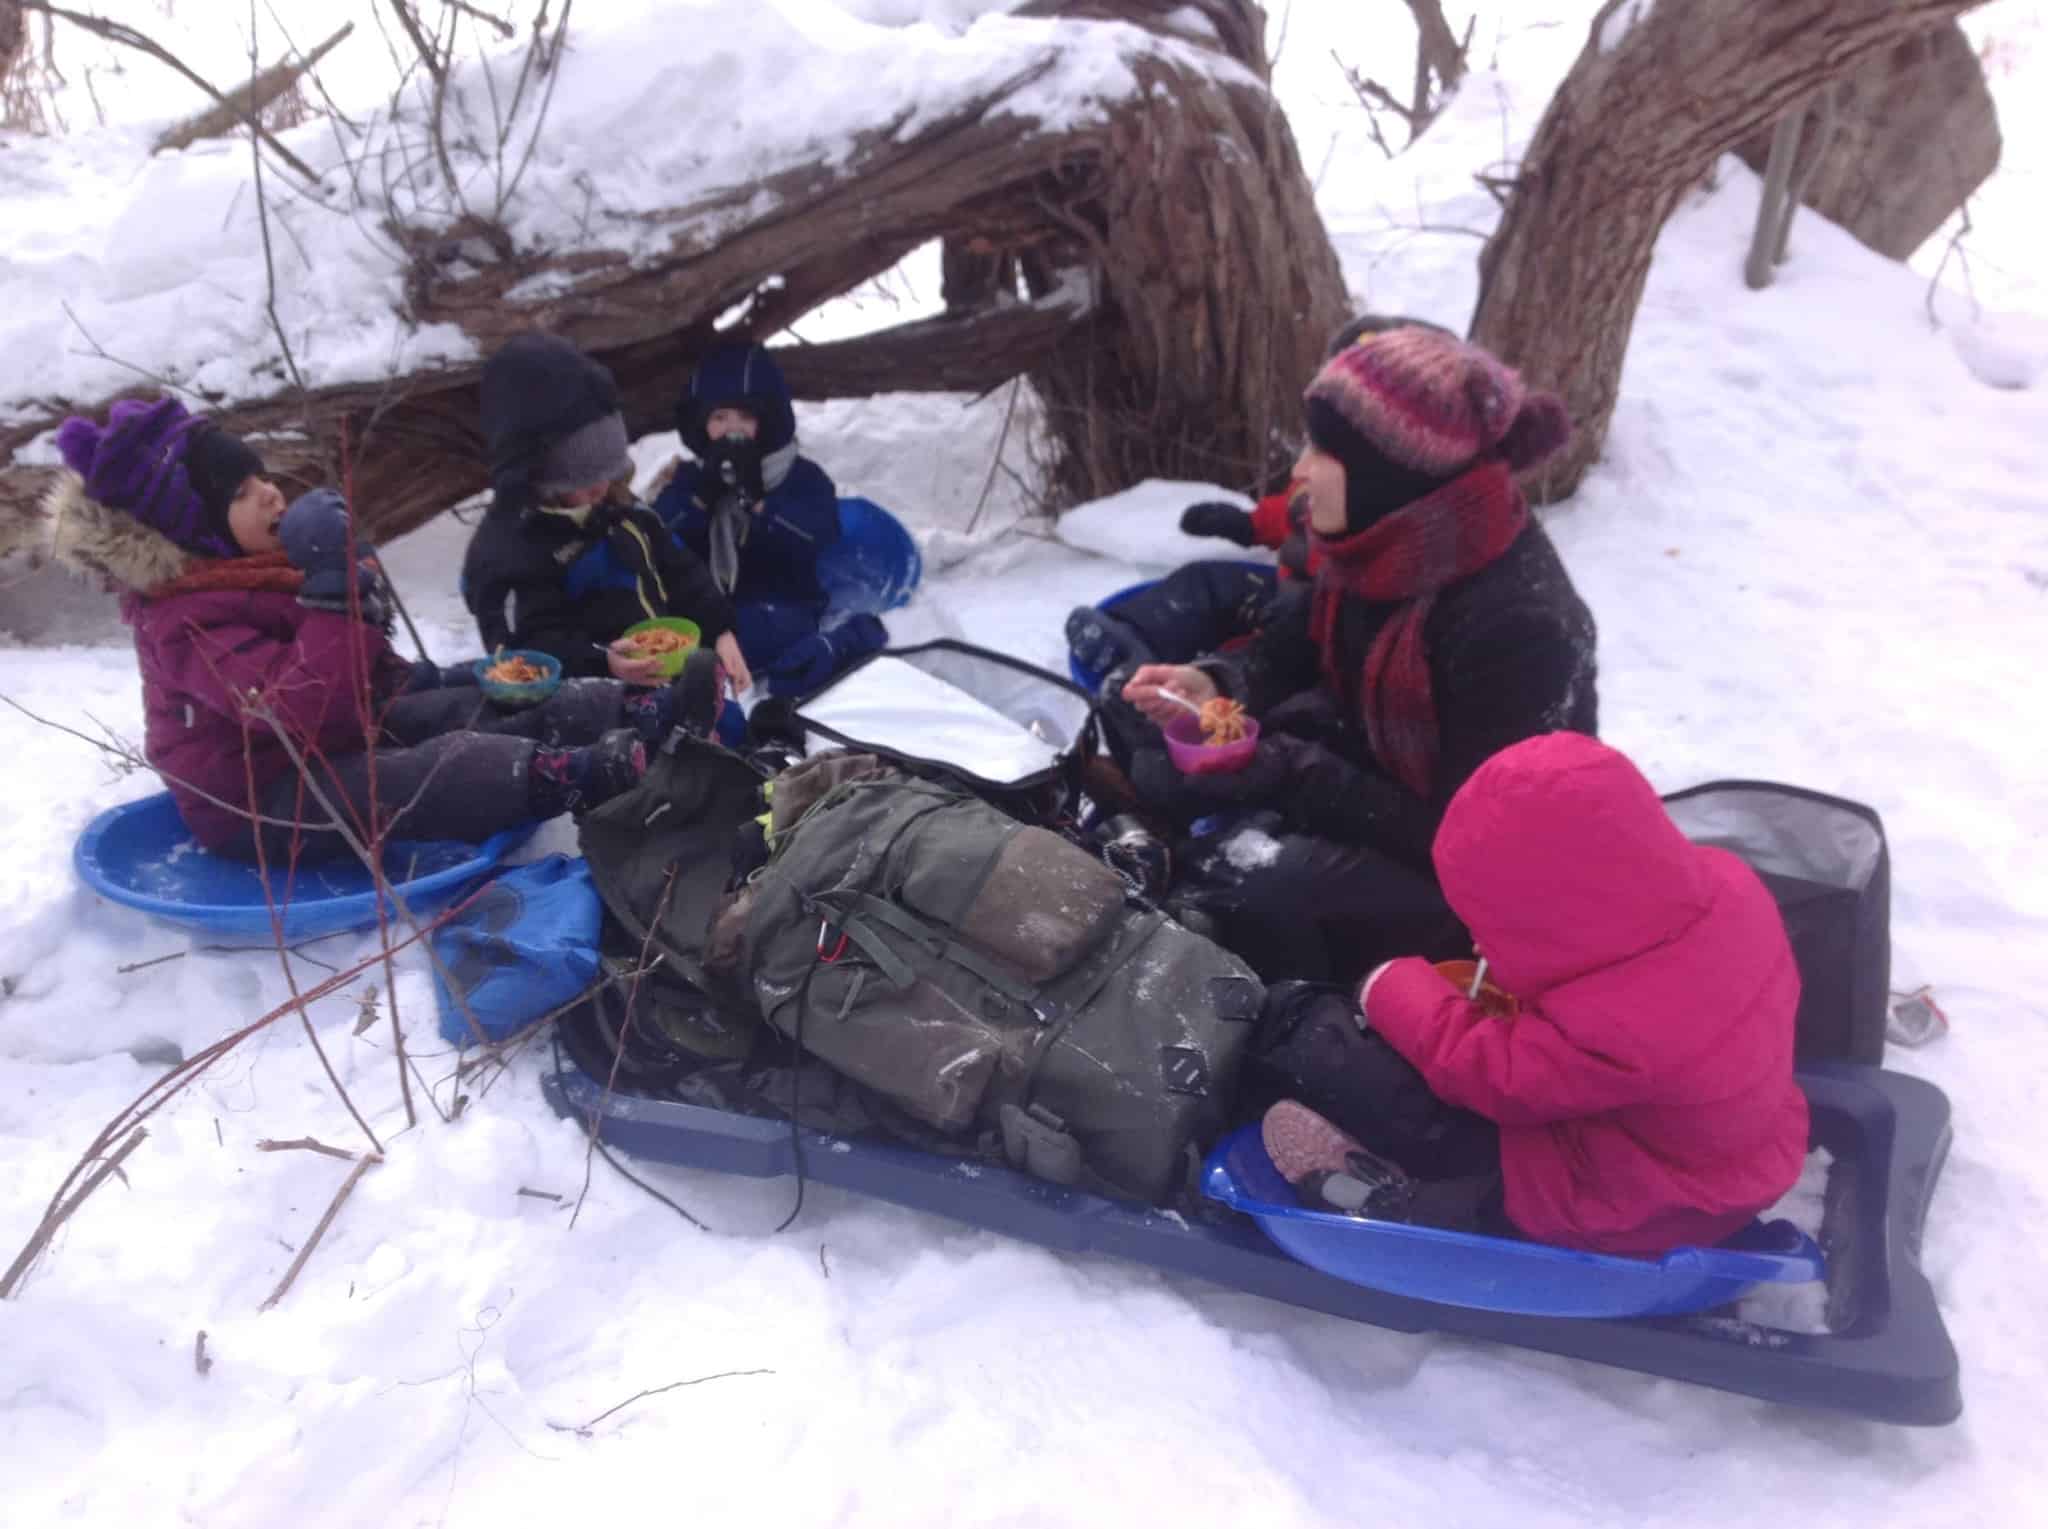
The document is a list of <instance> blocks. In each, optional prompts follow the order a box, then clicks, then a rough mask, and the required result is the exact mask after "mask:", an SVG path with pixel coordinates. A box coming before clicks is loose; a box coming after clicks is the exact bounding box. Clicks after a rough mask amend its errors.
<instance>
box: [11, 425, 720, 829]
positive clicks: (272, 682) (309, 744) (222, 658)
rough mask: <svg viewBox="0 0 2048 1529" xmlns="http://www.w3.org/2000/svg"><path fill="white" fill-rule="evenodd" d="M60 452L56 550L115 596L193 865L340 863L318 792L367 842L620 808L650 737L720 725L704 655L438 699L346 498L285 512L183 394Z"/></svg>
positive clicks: (48, 500) (303, 499)
mask: <svg viewBox="0 0 2048 1529" xmlns="http://www.w3.org/2000/svg"><path fill="white" fill-rule="evenodd" d="M57 449H58V451H59V453H60V454H61V455H62V456H63V458H64V462H65V465H66V468H67V469H68V470H67V471H65V472H62V473H60V474H59V475H58V477H57V480H56V482H55V483H54V484H53V485H52V486H51V488H50V491H49V493H48V494H47V495H46V497H45V500H44V506H43V508H44V513H45V516H46V517H47V518H48V519H49V520H50V521H51V522H53V527H54V530H53V544H54V546H53V550H54V551H55V552H56V555H57V556H58V558H59V559H60V560H62V561H63V562H65V563H67V564H69V565H70V566H71V567H73V568H76V569H80V570H83V571H87V572H91V573H95V574H98V575H99V576H100V577H102V578H103V579H105V580H107V581H108V582H109V583H110V584H111V585H113V586H114V587H115V588H116V589H117V590H118V591H119V592H120V593H121V597H122V599H121V609H122V615H123V617H124V618H125V619H126V620H127V621H128V623H129V625H130V626H132V627H133V628H134V631H135V651H136V658H137V661H138V663H139V666H140V668H141V673H142V695H143V712H144V742H143V752H144V754H145V756H146V757H147V758H148V760H149V762H150V764H151V765H152V766H154V767H155V769H156V770H157V772H158V773H159V774H161V775H162V776H163V777H164V781H165V783H166V784H167V785H168V786H169V787H170V790H171V794H172V796H173V797H174V798H175V799H176V801H177V803H178V810H179V812H180V814H181V815H182V816H183V817H184V819H185V822H186V825H187V826H188V827H189V828H190V829H191V830H192V833H193V836H194V837H195V838H196V839H198V841H199V842H200V843H201V844H202V845H204V846H205V847H206V848H208V849H211V850H214V851H217V852H220V853H224V854H230V855H234V856H236V857H238V858H244V859H247V858H252V857H253V856H254V855H255V854H256V852H257V849H258V837H257V836H258V833H259V832H260V833H261V835H262V841H263V849H264V851H265V853H267V854H269V855H272V856H275V857H278V858H280V859H282V858H283V857H284V856H286V855H288V854H296V855H299V856H301V857H303V858H318V857H329V856H336V855H343V854H347V853H348V852H349V848H348V843H347V840H346V839H345V838H344V837H343V835H342V834H341V833H339V832H338V831H336V830H335V829H334V828H333V827H332V826H330V825H331V822H332V820H331V819H330V818H329V817H328V813H327V808H326V806H324V805H323V804H322V802H321V801H320V797H322V796H324V797H325V798H326V799H327V801H328V802H330V803H333V804H334V805H335V807H336V808H337V810H339V811H341V812H343V813H344V814H346V815H347V816H348V817H349V818H350V819H352V821H351V822H350V824H349V827H350V829H351V830H352V831H353V832H355V833H357V834H359V835H361V836H363V837H365V838H368V837H373V836H378V835H382V834H386V833H389V834H392V835H395V836H397V837H401V838H412V839H463V840H469V841H472V842H475V841H480V840H482V839H485V838H487V837H489V836H490V835H491V834H493V833H496V832H498V831H499V830H501V829H504V828H508V827H511V826H513V825H514V824H517V823H522V822H529V821H532V820H534V819H537V818H545V817H552V816H554V815H555V814H556V813H558V812H563V811H568V810H579V809H581V808H584V807H589V806H593V805H595V804H596V803H598V802H600V801H603V800H606V799H608V798H609V797H610V796H613V795H616V794H617V793H618V792H620V791H623V790H625V789H627V788H628V787H630V786H631V785H633V784H634V783H635V782H636V781H638V779H639V778H640V775H641V773H642V772H643V771H644V770H645V768H646V752H645V745H646V744H647V743H648V742H651V741H654V740H656V739H659V738H663V737H665V736H667V734H668V731H669V729H670V728H672V727H675V726H679V725H680V726H685V727H690V728H692V729H694V730H696V731H699V732H702V731H705V730H708V728H709V726H710V720H711V717H712V715H713V714H715V711H716V708H717V705H718V696H717V690H716V672H715V667H716V660H715V657H714V656H713V655H711V654H709V653H706V654H705V655H703V658H704V660H705V661H704V662H703V663H700V664H697V665H694V666H686V667H685V669H684V671H683V674H682V675H681V676H679V677H678V678H677V680H676V681H675V682H674V683H672V684H671V685H669V686H667V687H665V688H661V689H656V690H629V689H628V688H627V687H626V686H624V685H621V684H619V683H617V682H616V681H610V680H572V681H569V682H567V683H565V684H564V685H562V686H561V687H560V688H559V689H558V690H556V691H555V692H554V694H553V695H551V696H549V697H548V698H547V700H545V701H544V702H542V703H541V704H539V705H537V706H533V707H530V708H528V709H526V710H523V711H517V712H512V713H509V714H508V713H503V712H500V711H497V710H496V709H494V708H493V707H492V706H491V705H490V704H489V703H488V702H487V701H486V700H485V699H484V698H483V694H482V692H481V691H480V690H478V689H477V688H475V687H474V686H473V685H449V686H444V685H443V684H442V676H441V673H440V671H439V670H438V669H436V668H435V667H434V666H433V665H432V664H430V663H427V662H425V661H424V660H422V661H421V662H420V663H418V664H407V663H406V662H405V661H404V660H403V659H401V658H399V656H398V655H397V654H396V653H395V652H394V651H393V650H392V647H391V644H390V641H389V639H388V637H387V635H386V633H385V631H384V630H383V607H382V601H381V597H380V593H379V588H378V585H377V578H376V575H375V573H374V572H373V570H372V567H371V566H370V565H368V564H366V563H362V562H353V563H352V562H351V558H350V553H351V551H352V550H353V546H352V544H353V540H354V539H353V537H352V535H351V533H350V530H349V520H348V510H347V506H346V504H345V503H344V501H343V500H342V497H341V495H340V494H338V493H336V492H335V491H334V490H332V489H315V490H313V491H312V492H311V493H308V494H304V495H302V496H300V497H299V498H298V499H297V500H295V501H293V502H292V503H291V504H290V505H289V506H287V504H286V502H285V497H284V495H283V493H281V492H280V491H279V490H278V488H277V486H276V485H275V484H273V483H272V482H271V481H270V479H269V478H268V477H267V476H266V475H265V472H264V466H263V461H262V459H261V457H259V456H258V455H257V454H256V452H255V450H254V449H253V448H251V447H250V446H249V445H248V443H246V442H244V441H242V440H240V439H238V438H237V437H236V436H234V435H232V434H230V433H228V432H227V431H225V430H223V429H221V428H220V427H219V426H218V425H217V424H215V423H214V422H213V421H211V420H207V419H204V418H201V417H198V416H195V415H192V414H189V413H188V412H187V411H186V410H185V408H184V406H183V405H182V404H180V403H179V402H178V401H177V400H176V399H172V398H158V399H153V400H127V401H123V402H121V403H117V404H116V405H114V407H113V409H112V410H111V411H110V413H109V415H108V418H107V419H106V421H105V422H104V423H102V422H100V421H97V420H93V419H88V418H84V417H73V418H71V419H68V420H66V421H65V422H64V424H63V425H62V426H61V427H60V428H59V430H58V432H57ZM299 760H304V761H306V763H307V766H308V768H309V769H310V770H311V772H312V774H313V781H312V784H314V785H316V786H317V787H318V788H319V791H318V793H317V794H316V793H314V792H311V791H309V790H308V789H307V786H308V783H307V781H306V780H305V779H304V778H303V777H302V776H301V774H300V771H299V765H298V761H299ZM259 825H260V827H259Z"/></svg>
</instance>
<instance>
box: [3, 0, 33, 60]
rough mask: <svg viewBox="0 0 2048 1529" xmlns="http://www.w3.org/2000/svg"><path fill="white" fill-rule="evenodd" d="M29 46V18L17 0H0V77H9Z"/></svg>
mask: <svg viewBox="0 0 2048 1529" xmlns="http://www.w3.org/2000/svg"><path fill="white" fill-rule="evenodd" d="M27 47H28V18H27V17H25V16H23V15H22V14H21V6H20V5H19V4H18V3H17V0H0V79H5V78H6V77H7V73H8V71H9V70H11V69H12V68H13V67H14V61H15V59H16V58H18V57H20V55H21V53H22V51H23V50H24V49H26V48H27Z"/></svg>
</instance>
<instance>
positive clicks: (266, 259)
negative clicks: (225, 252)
mask: <svg viewBox="0 0 2048 1529" xmlns="http://www.w3.org/2000/svg"><path fill="white" fill-rule="evenodd" d="M257 56H258V55H257V52H256V0H249V80H250V83H251V84H254V83H255V80H256V73H257V71H256V62H257ZM251 99H252V102H253V99H254V98H253V96H252V98H251ZM262 133H263V124H262V122H261V121H260V120H259V118H258V114H257V111H256V110H255V108H254V107H253V105H252V107H251V110H250V112H249V155H250V158H251V159H252V161H253V162H254V164H255V175H256V226H257V229H258V231H259V232H260V233H261V234H262V236H263V280H264V293H263V308H264V311H265V312H266V313H268V314H269V315H270V328H271V331H272V332H273V333H274V334H276V336H277V348H278V349H279V350H281V351H282V352H283V353H284V364H285V367H286V369H287V370H289V371H290V372H291V374H292V386H294V387H296V388H297V389H298V390H299V407H300V408H301V409H302V410H306V412H308V413H310V412H311V411H310V409H308V407H307V401H306V379H305V377H304V376H303V375H302V374H301V373H300V371H299V362H298V358H297V357H296V356H294V355H293V354H292V342H291V341H290V340H289V339H288V338H286V336H285V332H284V320H282V319H280V318H279V317H278V316H277V261H276V259H275V258H274V257H273V255H272V254H271V247H270V198H269V197H267V196H265V195H264V193H263V144H262Z"/></svg>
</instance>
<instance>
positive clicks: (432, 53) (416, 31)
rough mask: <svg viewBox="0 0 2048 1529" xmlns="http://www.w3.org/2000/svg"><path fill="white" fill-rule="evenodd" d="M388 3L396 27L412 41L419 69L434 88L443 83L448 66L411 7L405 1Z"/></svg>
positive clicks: (393, 0)
mask: <svg viewBox="0 0 2048 1529" xmlns="http://www.w3.org/2000/svg"><path fill="white" fill-rule="evenodd" d="M388 3H389V5H390V7H391V13H392V14H393V15H394V16H396V17H397V18H398V25H399V26H400V28H402V29H403V30H404V32H405V35H406V36H407V37H409V38H411V39H412V45H413V47H414V49H415V50H416V51H417V52H418V54H419V60H420V67H422V68H423V69H425V70H426V71H427V73H428V75H430V76H431V77H432V79H433V81H434V84H435V85H436V86H439V85H441V84H443V83H445V82H446V80H447V78H448V65H447V63H446V62H445V61H444V60H443V59H442V57H441V50H440V49H439V48H437V47H436V46H435V45H434V44H433V43H432V42H431V41H430V40H429V39H428V37H427V33H426V28H425V27H423V26H421V25H420V19H419V17H418V16H416V15H414V14H413V9H412V7H411V6H410V5H409V4H407V3H406V0H388Z"/></svg>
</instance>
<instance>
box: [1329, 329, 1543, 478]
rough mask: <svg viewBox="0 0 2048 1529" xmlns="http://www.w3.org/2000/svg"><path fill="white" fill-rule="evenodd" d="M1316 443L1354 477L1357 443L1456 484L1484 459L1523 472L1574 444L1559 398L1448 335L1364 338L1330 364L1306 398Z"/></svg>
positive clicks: (1394, 332)
mask: <svg viewBox="0 0 2048 1529" xmlns="http://www.w3.org/2000/svg"><path fill="white" fill-rule="evenodd" d="M1303 403H1304V404H1305V406H1306V409H1307V414H1308V433H1309V439H1311V440H1312V441H1314V442H1315V443H1316V445H1317V446H1319V447H1321V448H1322V449H1323V450H1325V451H1327V452H1329V453H1330V454H1331V455H1332V456H1334V457H1336V458H1337V459H1338V460H1339V461H1341V462H1343V463H1344V464H1345V466H1346V467H1347V468H1349V469H1351V470H1353V471H1357V470H1359V468H1358V465H1357V464H1356V463H1355V461H1354V458H1355V456H1356V455H1357V454H1358V453H1357V447H1356V445H1355V444H1354V440H1353V439H1346V437H1347V436H1348V437H1352V438H1354V439H1355V442H1356V443H1358V444H1362V445H1364V446H1366V447H1368V448H1370V449H1371V451H1372V452H1374V453H1376V454H1377V455H1378V456H1380V457H1382V458H1384V459H1385V460H1386V461H1388V462H1391V463H1393V464H1394V465H1395V466H1397V467H1401V468H1405V469H1407V470H1408V471H1410V472H1413V473H1418V474H1421V475H1422V476H1424V477H1427V478H1439V479H1448V478H1454V477H1456V476H1457V475H1458V474H1460V473H1462V472H1463V471H1464V470H1465V469H1466V468H1468V467H1470V466H1472V465H1473V464H1474V463H1476V462H1478V461H1480V460H1482V459H1488V460H1491V459H1499V460H1502V461H1505V462H1506V463H1507V464H1508V466H1510V467H1511V468H1513V469H1514V470H1515V471H1516V472H1520V471H1522V470H1523V469H1525V468H1529V467H1533V466H1535V465H1536V463H1538V462H1540V461H1542V460H1543V459H1544V458H1545V457H1547V456H1549V455H1550V454H1551V453H1552V452H1553V451H1555V450H1557V449H1558V447H1560V446H1562V445H1563V444H1564V443H1565V441H1566V440H1568V439H1569V438H1570V436H1571V421H1570V419H1569V418H1568V417H1567V416H1566V414H1565V410H1564V404H1563V402H1562V401H1561V400H1559V399H1558V398H1557V397H1556V395H1554V394H1551V393H1546V392H1542V391H1541V390H1538V389H1534V388H1531V387H1529V386H1528V385H1527V384H1526V383H1524V382H1523V381H1522V377H1521V374H1520V373H1518V372H1517V371H1515V370H1514V368H1512V367H1509V366H1505V365H1503V364H1502V363H1501V362H1500V361H1498V360H1496V359H1495V358H1494V357H1493V356H1491V355H1489V354H1488V353H1487V352H1486V351H1484V350H1481V349H1480V348H1479V347H1478V346H1476V345H1470V344H1467V343H1466V342H1465V341H1463V340H1460V339H1458V338H1457V337H1456V336H1454V335H1450V334H1447V333H1445V332H1443V331H1441V330H1434V329H1421V328H1414V327H1405V328H1400V329H1389V330H1386V331H1384V332H1382V333H1379V334H1367V335H1364V336H1362V337H1360V338H1359V339H1358V340H1357V341H1356V342H1355V343H1353V344H1350V345H1346V346H1344V347H1343V348H1342V349H1340V350H1339V351H1337V352H1336V354H1334V355H1333V356H1331V357H1330V359H1329V360H1328V361H1327V362H1326V363H1324V366H1323V369H1322V370H1321V371H1320V372H1318V373H1317V374H1316V377H1315V380H1314V381H1313V382H1311V383H1310V384H1309V385H1308V391H1307V392H1306V393H1305V394H1304V395H1303Z"/></svg>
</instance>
